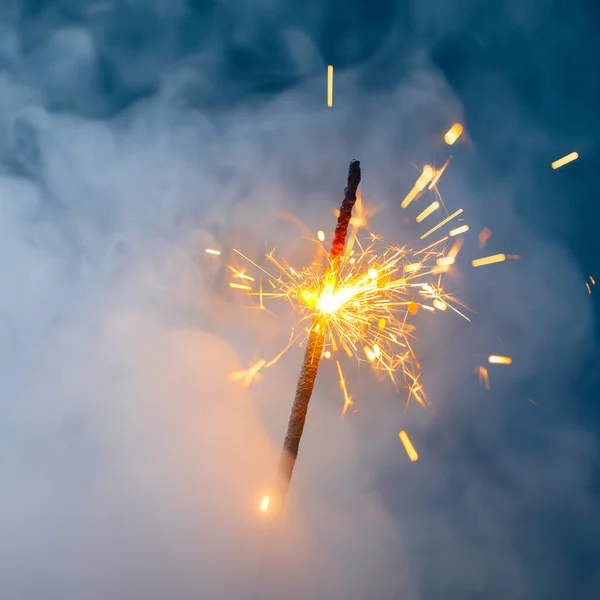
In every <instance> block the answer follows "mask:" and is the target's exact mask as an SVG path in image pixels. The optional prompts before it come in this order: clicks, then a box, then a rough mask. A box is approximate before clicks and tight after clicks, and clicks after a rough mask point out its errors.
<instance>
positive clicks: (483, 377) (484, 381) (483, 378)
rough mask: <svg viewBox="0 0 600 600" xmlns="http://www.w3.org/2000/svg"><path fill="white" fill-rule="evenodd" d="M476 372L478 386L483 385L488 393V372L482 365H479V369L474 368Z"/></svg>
mask: <svg viewBox="0 0 600 600" xmlns="http://www.w3.org/2000/svg"><path fill="white" fill-rule="evenodd" d="M476 371H477V374H478V376H479V385H483V386H484V387H485V389H486V390H488V391H489V389H490V376H489V373H488V370H487V369H486V368H485V367H484V366H483V365H480V366H479V367H476Z"/></svg>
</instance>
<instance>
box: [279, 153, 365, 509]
mask: <svg viewBox="0 0 600 600" xmlns="http://www.w3.org/2000/svg"><path fill="white" fill-rule="evenodd" d="M360 177H361V172H360V162H359V161H357V160H353V161H352V162H351V163H350V167H349V169H348V184H347V186H346V189H345V190H344V200H343V202H342V206H341V207H340V214H339V217H338V220H337V226H336V228H335V235H334V238H333V242H332V244H331V250H330V252H329V264H328V267H327V271H326V273H325V280H326V281H328V282H329V283H333V282H334V281H335V279H336V277H337V274H338V272H339V268H340V259H341V256H342V253H343V252H344V246H345V244H346V236H347V234H348V225H349V224H350V219H351V218H352V208H353V207H354V203H355V202H356V190H357V188H358V185H359V183H360ZM326 330H327V321H326V316H324V315H323V314H315V316H314V319H313V322H312V325H311V328H310V333H309V336H308V342H307V345H306V351H305V353H304V361H303V363H302V369H301V371H300V377H299V378H298V385H297V387H296V396H295V398H294V404H293V405H292V411H291V413H290V419H289V421H288V427H287V432H286V434H285V439H284V442H283V449H282V452H281V460H280V463H279V473H280V478H281V479H280V484H281V488H280V493H281V500H283V498H284V497H285V494H286V492H287V489H288V487H289V485H290V481H291V479H292V473H293V471H294V466H295V464H296V459H297V457H298V449H299V447H300V439H301V438H302V432H303V430H304V424H305V423H306V414H307V411H308V403H309V402H310V398H311V396H312V392H313V389H314V387H315V379H316V377H317V370H318V368H319V361H320V360H321V355H322V354H323V346H324V344H325V333H326Z"/></svg>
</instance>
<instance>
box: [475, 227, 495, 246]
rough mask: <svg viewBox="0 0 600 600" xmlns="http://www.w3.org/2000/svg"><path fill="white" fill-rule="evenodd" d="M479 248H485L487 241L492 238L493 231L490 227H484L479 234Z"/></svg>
mask: <svg viewBox="0 0 600 600" xmlns="http://www.w3.org/2000/svg"><path fill="white" fill-rule="evenodd" d="M478 237H479V247H480V248H485V245H486V244H487V241H488V240H489V239H490V238H491V237H492V230H491V229H490V228H489V227H484V228H483V229H482V230H481V231H480V232H479V236H478Z"/></svg>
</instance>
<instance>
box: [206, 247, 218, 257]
mask: <svg viewBox="0 0 600 600" xmlns="http://www.w3.org/2000/svg"><path fill="white" fill-rule="evenodd" d="M205 252H206V254H214V255H215V256H219V255H220V254H221V252H220V251H219V250H213V249H212V248H207V249H206V250H205Z"/></svg>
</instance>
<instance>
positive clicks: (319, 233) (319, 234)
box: [317, 231, 325, 242]
mask: <svg viewBox="0 0 600 600" xmlns="http://www.w3.org/2000/svg"><path fill="white" fill-rule="evenodd" d="M317 239H318V240H319V241H320V242H324V241H325V232H324V231H317Z"/></svg>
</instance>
